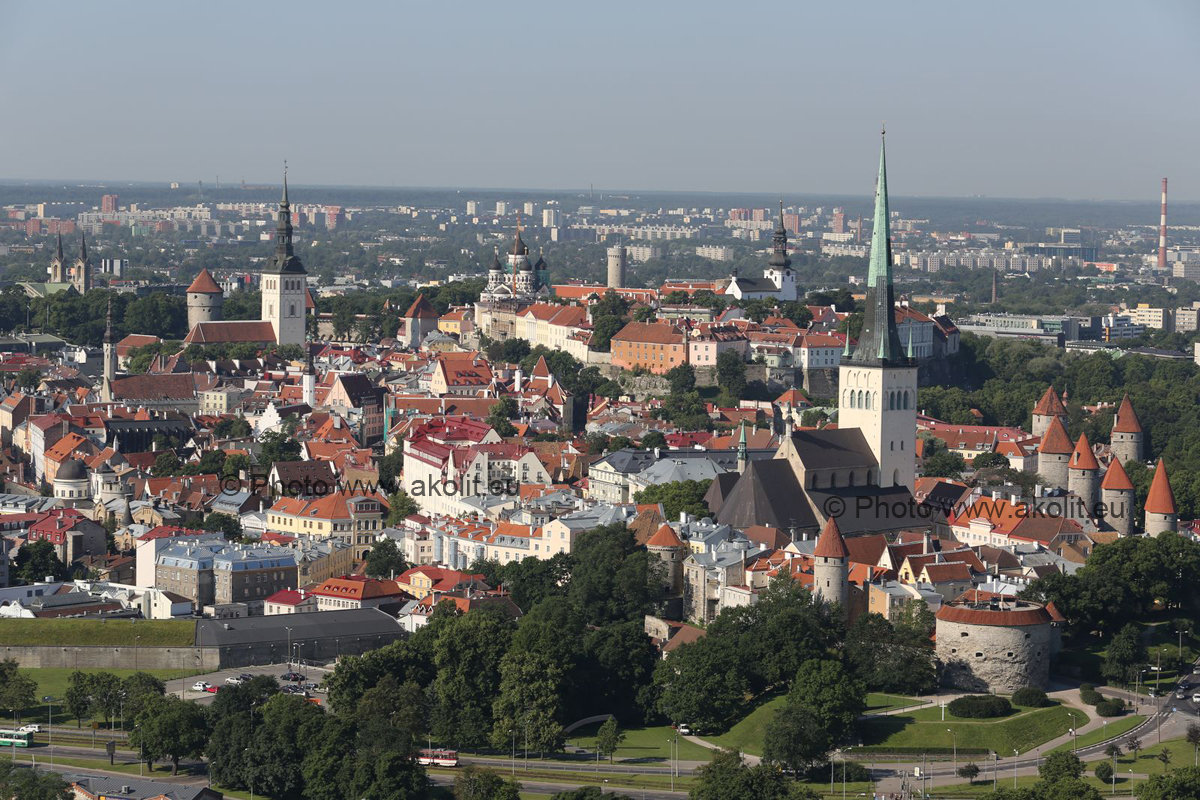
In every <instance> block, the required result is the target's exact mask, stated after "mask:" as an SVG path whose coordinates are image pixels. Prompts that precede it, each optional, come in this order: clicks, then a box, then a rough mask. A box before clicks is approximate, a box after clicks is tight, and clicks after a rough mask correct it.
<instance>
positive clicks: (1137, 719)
mask: <svg viewBox="0 0 1200 800" xmlns="http://www.w3.org/2000/svg"><path fill="white" fill-rule="evenodd" d="M1145 721H1146V718H1145V717H1141V716H1138V715H1137V714H1129V715H1128V716H1124V717H1116V718H1113V719H1110V720H1109V721H1108V724H1107V725H1102V726H1100V727H1099V728H1097V729H1096V730H1094V731H1089V732H1087V733H1085V734H1084V735H1083V736H1080V737H1079V738H1078V739H1077V740H1076V743H1068V744H1062V745H1059V746H1058V747H1056V748H1054V749H1053V750H1050V751H1049V752H1051V753H1056V752H1059V751H1061V750H1073V749H1074V748H1076V747H1087V746H1088V745H1092V744H1096V743H1098V742H1104V741H1108V740H1109V739H1111V738H1112V737H1114V736H1120V735H1121V734H1123V733H1127V732H1129V731H1131V730H1133V729H1134V728H1136V727H1137V726H1138V725H1141V724H1142V723H1143V722H1145Z"/></svg>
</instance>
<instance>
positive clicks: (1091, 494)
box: [1067, 434, 1100, 516]
mask: <svg viewBox="0 0 1200 800" xmlns="http://www.w3.org/2000/svg"><path fill="white" fill-rule="evenodd" d="M1099 485H1100V463H1099V462H1098V461H1096V455H1095V454H1094V453H1093V452H1092V445H1091V444H1090V443H1089V442H1088V440H1087V435H1086V434H1080V436H1079V441H1078V442H1076V443H1075V450H1074V451H1073V452H1072V453H1071V463H1070V465H1069V466H1068V467H1067V489H1068V490H1069V491H1070V492H1071V494H1073V495H1075V496H1076V497H1078V498H1079V499H1080V500H1082V501H1083V502H1084V503H1085V504H1086V505H1087V511H1088V512H1090V511H1091V510H1092V507H1093V506H1094V505H1096V488H1097V487H1098V486H1099ZM1089 516H1090V514H1089Z"/></svg>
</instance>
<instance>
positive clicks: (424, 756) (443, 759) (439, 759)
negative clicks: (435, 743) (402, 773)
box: [417, 749, 458, 767]
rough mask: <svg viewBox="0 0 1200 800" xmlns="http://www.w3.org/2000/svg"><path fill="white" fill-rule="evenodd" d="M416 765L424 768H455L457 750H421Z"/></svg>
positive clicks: (456, 764)
mask: <svg viewBox="0 0 1200 800" xmlns="http://www.w3.org/2000/svg"><path fill="white" fill-rule="evenodd" d="M417 763H418V764H420V765H421V766H424V767H457V766H458V751H457V750H437V749H434V750H425V749H422V750H421V754H420V755H418V756H417Z"/></svg>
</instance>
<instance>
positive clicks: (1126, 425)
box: [1112, 395, 1142, 433]
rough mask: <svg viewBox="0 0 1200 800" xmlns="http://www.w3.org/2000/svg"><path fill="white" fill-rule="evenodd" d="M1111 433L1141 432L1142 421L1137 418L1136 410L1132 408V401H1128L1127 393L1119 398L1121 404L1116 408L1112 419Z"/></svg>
mask: <svg viewBox="0 0 1200 800" xmlns="http://www.w3.org/2000/svg"><path fill="white" fill-rule="evenodd" d="M1112 429H1113V433H1141V432H1142V423H1141V421H1140V420H1139V419H1138V416H1137V412H1136V411H1134V410H1133V403H1131V402H1129V395H1125V396H1124V397H1123V398H1121V405H1120V407H1119V408H1118V409H1117V415H1116V417H1115V418H1114V419H1113V428H1112Z"/></svg>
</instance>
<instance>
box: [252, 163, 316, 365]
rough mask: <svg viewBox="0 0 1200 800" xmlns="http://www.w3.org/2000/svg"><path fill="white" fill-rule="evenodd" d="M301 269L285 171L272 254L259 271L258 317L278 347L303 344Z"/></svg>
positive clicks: (303, 295) (302, 279)
mask: <svg viewBox="0 0 1200 800" xmlns="http://www.w3.org/2000/svg"><path fill="white" fill-rule="evenodd" d="M307 274H308V273H307V272H305V271H304V265H303V264H301V263H300V259H299V258H298V257H297V256H296V253H295V252H294V251H293V249H292V207H291V205H290V204H289V203H288V187H287V167H286V166H285V167H284V172H283V198H282V199H281V200H280V201H279V213H278V215H277V217H276V223H275V254H274V255H273V256H271V258H270V260H269V261H268V262H267V265H266V266H265V267H264V268H263V271H262V287H261V288H262V314H261V317H262V319H263V321H264V322H270V323H271V328H272V330H274V331H275V341H276V343H278V344H299V345H302V344H304V299H305V291H306V290H305V276H306V275H307Z"/></svg>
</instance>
